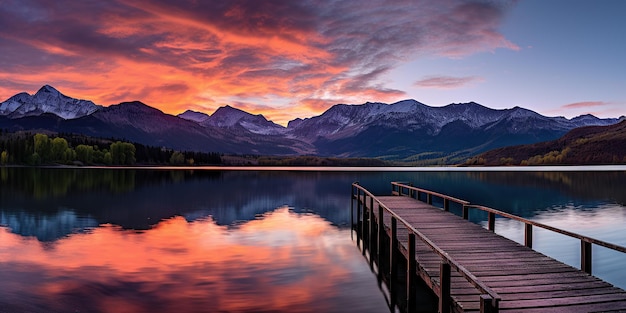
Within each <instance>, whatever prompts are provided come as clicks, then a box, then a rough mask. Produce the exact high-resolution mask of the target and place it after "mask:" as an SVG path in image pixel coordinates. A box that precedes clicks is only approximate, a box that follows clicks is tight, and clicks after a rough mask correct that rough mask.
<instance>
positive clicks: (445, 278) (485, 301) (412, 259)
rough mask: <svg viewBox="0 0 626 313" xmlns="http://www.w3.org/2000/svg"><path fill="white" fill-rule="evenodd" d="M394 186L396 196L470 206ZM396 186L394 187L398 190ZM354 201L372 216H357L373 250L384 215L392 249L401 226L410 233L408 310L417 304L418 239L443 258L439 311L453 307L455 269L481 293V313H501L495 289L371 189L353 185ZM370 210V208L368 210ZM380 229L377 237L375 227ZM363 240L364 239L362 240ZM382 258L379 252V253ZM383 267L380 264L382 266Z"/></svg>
mask: <svg viewBox="0 0 626 313" xmlns="http://www.w3.org/2000/svg"><path fill="white" fill-rule="evenodd" d="M392 185H393V186H395V187H397V188H398V189H396V190H395V191H394V193H396V192H397V193H396V194H398V195H411V196H413V195H415V196H417V193H418V192H419V193H422V192H424V193H427V194H428V195H429V199H430V200H429V201H431V203H432V197H433V196H436V197H440V198H442V199H444V206H446V207H448V205H449V203H450V201H453V202H457V203H459V204H461V205H467V204H469V202H466V201H463V200H459V199H456V198H453V197H449V196H446V195H443V194H438V193H435V192H430V191H426V190H423V189H419V188H415V187H412V186H409V185H404V184H402V183H392ZM395 187H394V188H395ZM404 191H408V193H406V194H405V193H404ZM352 199H353V200H356V202H357V206H361V205H362V206H363V208H364V210H363V212H368V213H369V217H367V218H366V217H365V216H363V218H361V217H359V216H357V222H358V221H361V223H363V224H362V225H361V231H365V230H366V229H368V230H369V240H370V247H371V246H373V244H374V241H373V239H374V236H375V235H376V236H377V239H378V240H377V243H378V245H379V246H380V244H381V241H382V238H383V232H385V226H384V216H386V215H387V216H388V217H390V219H391V227H390V228H391V229H390V232H391V236H389V237H390V248H389V249H390V250H392V251H393V250H394V249H397V247H398V245H399V242H398V236H397V232H398V223H401V224H402V225H404V227H405V228H406V230H407V231H408V241H407V250H408V256H407V301H408V303H407V307H409V308H411V307H413V306H414V304H413V303H411V302H412V301H414V298H415V296H414V293H415V289H414V287H413V286H414V282H412V280H413V279H415V277H417V274H416V266H417V264H416V247H415V244H416V240H420V241H422V242H423V243H424V244H425V245H426V246H428V247H429V248H430V250H432V251H433V252H434V253H436V254H437V255H438V256H439V257H440V258H441V264H440V267H439V271H440V272H439V294H438V296H439V312H449V311H450V305H451V297H450V291H451V289H452V287H453V286H452V284H451V271H452V270H454V271H456V272H457V273H459V274H460V275H461V276H462V277H464V278H465V279H466V280H467V281H468V282H469V283H470V284H472V285H473V286H474V287H475V288H476V289H477V290H479V291H480V299H478V300H479V301H480V307H481V312H498V307H499V303H500V300H501V297H500V295H498V293H496V292H495V291H494V290H493V289H491V288H489V287H488V286H487V285H486V284H485V283H483V282H482V281H481V280H480V279H478V278H477V277H476V276H475V275H473V274H472V273H471V272H470V271H469V270H467V269H466V268H465V267H464V266H463V265H461V264H460V263H459V262H457V261H456V260H454V259H453V258H452V257H450V256H449V255H448V253H447V252H445V251H444V250H442V249H441V248H439V247H438V246H437V245H436V244H434V243H433V242H432V241H431V240H430V239H428V238H427V237H426V236H425V235H424V234H422V233H421V232H420V231H419V230H417V229H415V227H414V226H413V225H411V224H409V223H408V222H407V221H405V220H404V219H403V218H402V217H400V216H398V215H397V214H396V213H394V212H393V211H391V210H390V209H389V208H388V207H387V206H386V205H385V204H384V203H382V202H381V201H379V200H378V199H377V198H376V196H374V195H373V194H372V193H370V192H369V191H368V190H366V189H365V188H363V187H362V186H361V185H359V183H358V182H356V183H353V184H352ZM368 202H369V203H368ZM374 203H376V204H377V206H378V220H377V221H378V225H374ZM367 208H369V209H367ZM356 211H357V214H359V212H361V210H360V207H359V208H357V210H356ZM366 221H368V222H367V223H368V225H366ZM375 226H376V227H377V230H378V231H377V234H374V227H375ZM363 238H364V237H363ZM377 254H378V255H379V256H380V251H379V253H377ZM394 255H395V253H393V252H391V253H390V256H391V258H394ZM371 260H372V256H371V255H370V261H371ZM379 264H380V263H379ZM390 264H391V273H390V274H391V275H390V277H394V276H395V272H394V271H395V266H394V264H395V260H393V259H392V260H390ZM390 285H391V286H390V288H394V287H393V285H394V284H393V282H392V283H391V284H390Z"/></svg>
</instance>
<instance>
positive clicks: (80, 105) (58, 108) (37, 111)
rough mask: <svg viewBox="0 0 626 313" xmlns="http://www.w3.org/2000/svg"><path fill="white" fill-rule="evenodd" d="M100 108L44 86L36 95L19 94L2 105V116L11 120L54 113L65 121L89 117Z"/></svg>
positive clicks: (0, 111) (0, 104) (0, 109)
mask: <svg viewBox="0 0 626 313" xmlns="http://www.w3.org/2000/svg"><path fill="white" fill-rule="evenodd" d="M99 108H100V107H99V106H97V105H95V104H94V103H93V102H91V101H88V100H79V99H74V98H70V97H68V96H66V95H64V94H62V93H60V92H59V91H58V90H56V89H55V88H54V87H52V86H50V85H44V86H43V87H41V88H40V89H39V90H38V91H37V93H35V94H34V95H32V96H31V95H29V94H27V93H19V94H17V95H15V96H13V97H11V98H9V99H7V100H6V101H4V102H2V103H0V114H1V115H6V116H9V117H11V118H21V117H25V116H37V115H41V114H44V113H52V114H55V115H57V116H59V117H61V118H63V119H75V118H79V117H83V116H85V115H89V114H91V113H93V112H95V111H97V110H98V109H99Z"/></svg>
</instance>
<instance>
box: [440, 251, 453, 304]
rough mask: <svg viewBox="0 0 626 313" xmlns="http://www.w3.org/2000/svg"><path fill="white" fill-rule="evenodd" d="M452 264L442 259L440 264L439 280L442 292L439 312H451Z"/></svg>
mask: <svg viewBox="0 0 626 313" xmlns="http://www.w3.org/2000/svg"><path fill="white" fill-rule="evenodd" d="M450 278H451V274H450V264H449V263H448V262H446V261H442V262H441V264H439V282H440V287H441V289H440V290H441V292H440V294H439V313H449V312H450V285H451V283H450Z"/></svg>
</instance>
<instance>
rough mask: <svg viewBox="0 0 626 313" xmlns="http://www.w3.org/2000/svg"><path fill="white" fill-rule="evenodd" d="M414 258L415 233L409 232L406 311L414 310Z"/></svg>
mask: <svg viewBox="0 0 626 313" xmlns="http://www.w3.org/2000/svg"><path fill="white" fill-rule="evenodd" d="M416 263H417V262H416V260H415V234H414V233H409V242H408V255H407V260H406V264H407V269H406V301H407V302H406V308H407V309H406V310H407V312H414V311H415V304H416V301H415V286H416V285H415V283H416V281H415V279H417V273H416V265H417V264H416Z"/></svg>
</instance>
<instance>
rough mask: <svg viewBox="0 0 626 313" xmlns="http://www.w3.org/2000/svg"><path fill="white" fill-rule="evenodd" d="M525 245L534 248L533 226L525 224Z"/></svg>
mask: <svg viewBox="0 0 626 313" xmlns="http://www.w3.org/2000/svg"><path fill="white" fill-rule="evenodd" d="M524 225H525V226H524V245H525V246H527V247H529V248H532V247H533V224H524Z"/></svg>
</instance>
